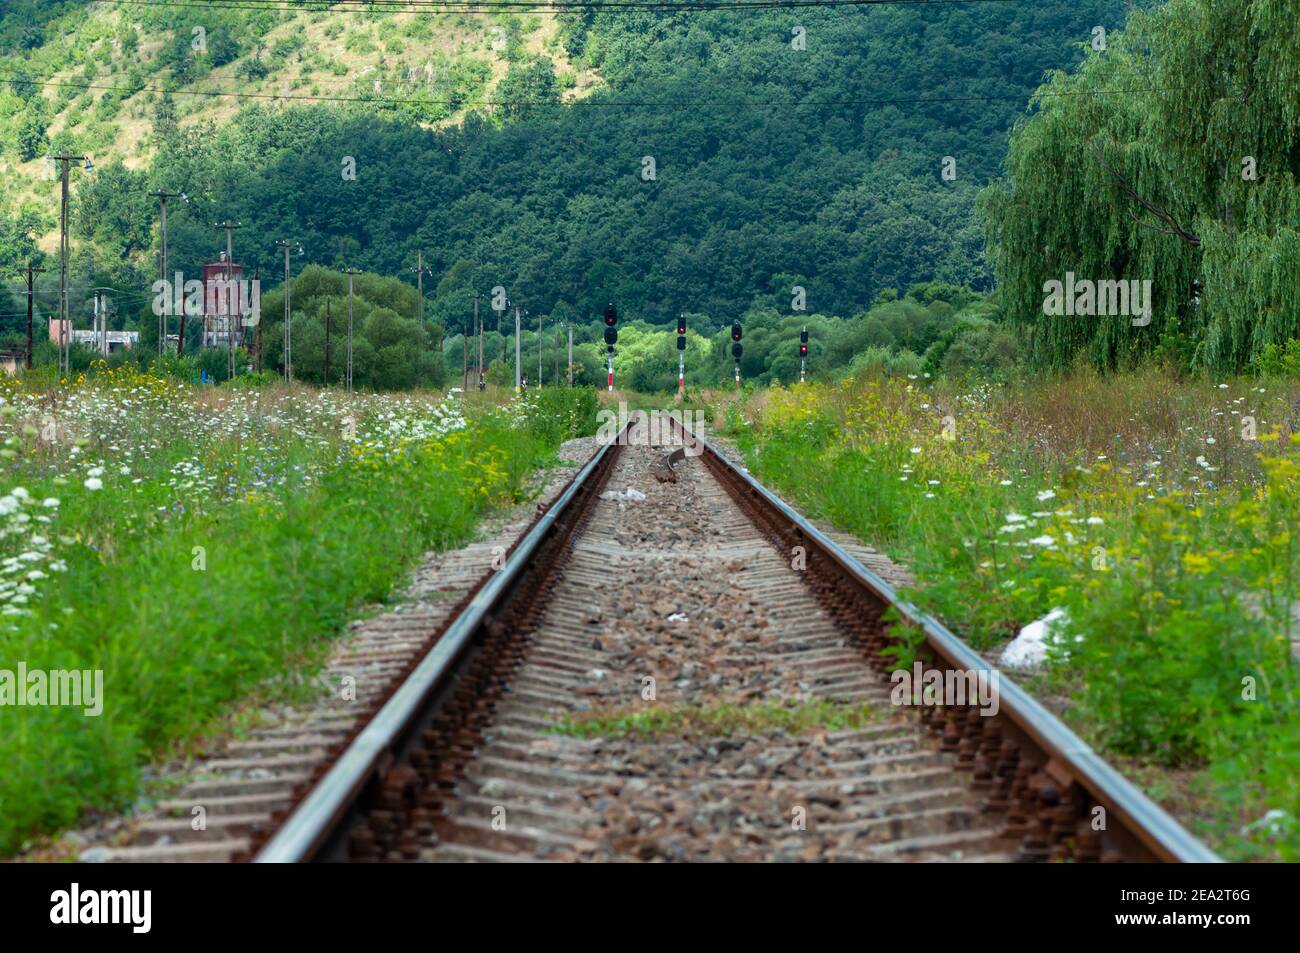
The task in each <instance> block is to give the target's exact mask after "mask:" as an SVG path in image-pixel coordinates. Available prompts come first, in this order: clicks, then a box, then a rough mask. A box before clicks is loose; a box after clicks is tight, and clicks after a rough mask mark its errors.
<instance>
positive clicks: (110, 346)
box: [23, 318, 140, 356]
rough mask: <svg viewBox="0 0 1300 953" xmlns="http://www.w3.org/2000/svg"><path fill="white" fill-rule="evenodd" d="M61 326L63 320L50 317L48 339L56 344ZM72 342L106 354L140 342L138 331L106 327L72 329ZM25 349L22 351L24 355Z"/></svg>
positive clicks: (59, 338)
mask: <svg viewBox="0 0 1300 953" xmlns="http://www.w3.org/2000/svg"><path fill="white" fill-rule="evenodd" d="M62 326H63V321H61V320H60V319H58V318H51V319H50V341H51V342H53V343H54V344H58V343H59V341H60V340H62V338H61V337H60V335H59V329H60V328H61V327H62ZM70 340H71V341H72V343H73V344H84V345H85V346H86V347H88V348H93V349H94V350H96V351H99V353H101V354H103V355H105V356H107V355H109V354H112V353H113V352H114V351H120V350H122V349H123V348H131V347H135V346H136V345H137V344H139V343H140V332H139V331H109V330H108V329H106V328H101V329H99V330H86V331H75V330H74V331H73V332H72V337H71V338H70ZM26 353H27V352H26V351H24V352H23V354H24V355H26Z"/></svg>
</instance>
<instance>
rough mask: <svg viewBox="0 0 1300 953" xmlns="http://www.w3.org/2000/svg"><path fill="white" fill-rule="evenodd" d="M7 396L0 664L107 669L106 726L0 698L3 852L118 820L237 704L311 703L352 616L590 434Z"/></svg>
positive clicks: (403, 400) (379, 399) (580, 425)
mask: <svg viewBox="0 0 1300 953" xmlns="http://www.w3.org/2000/svg"><path fill="white" fill-rule="evenodd" d="M0 388H3V390H2V392H0V396H3V399H4V400H3V403H2V404H0V437H2V438H5V447H4V451H5V452H4V453H3V460H2V461H0V466H3V469H4V478H3V479H4V488H5V490H6V492H5V495H4V496H3V497H0V530H3V532H2V533H0V567H2V569H3V571H2V572H0V669H5V670H9V671H14V670H16V669H17V667H18V664H19V663H20V662H22V663H25V665H26V667H27V669H28V670H29V671H30V670H36V669H41V670H59V669H63V670H95V669H98V670H102V672H103V713H102V714H101V715H99V716H98V717H87V716H85V715H83V713H82V709H81V708H72V707H53V706H50V705H33V704H28V705H20V704H16V703H15V702H14V700H13V699H9V700H8V701H7V702H6V703H5V704H4V705H0V764H3V765H4V771H3V772H0V806H2V807H3V809H2V810H0V852H10V851H13V850H16V849H19V848H20V847H21V846H22V844H23V842H24V840H25V839H26V838H28V837H30V836H32V835H34V834H37V833H40V832H42V831H47V830H51V829H55V828H59V827H65V826H67V825H69V824H72V823H74V822H76V821H77V819H78V818H79V817H80V816H81V814H82V812H83V811H85V810H86V809H88V808H90V807H94V808H97V809H103V810H109V809H115V808H121V807H124V806H126V805H128V804H129V803H130V802H131V800H132V799H133V798H134V797H135V796H136V794H137V793H138V791H139V790H140V780H141V767H142V766H143V765H144V764H145V763H147V762H148V761H149V760H150V758H151V757H153V756H156V755H157V754H159V753H160V752H163V751H165V750H169V749H170V748H171V747H172V746H175V745H178V744H181V743H183V742H185V741H186V740H187V739H190V738H192V737H194V736H195V735H196V734H197V733H199V732H201V731H202V729H203V727H204V726H205V725H206V724H208V723H210V721H211V719H213V718H214V717H216V716H218V715H219V714H221V713H222V712H224V711H225V710H226V709H227V706H228V705H229V704H230V703H231V702H233V701H235V700H241V699H242V700H256V699H258V698H259V697H260V698H261V699H262V700H270V699H273V698H279V697H281V696H283V695H285V694H287V693H289V692H291V691H295V690H296V691H298V692H299V693H301V685H300V684H299V685H298V686H297V688H296V689H295V687H294V684H293V683H294V681H295V679H297V678H298V676H299V675H300V674H301V673H302V672H303V671H304V670H309V671H314V667H315V666H316V665H317V664H318V662H319V661H320V660H322V659H323V658H324V656H325V655H326V654H327V652H328V649H329V647H330V644H331V642H332V641H333V639H334V638H335V637H336V636H337V635H338V634H339V632H340V631H341V630H342V627H343V625H344V623H346V622H347V621H348V619H349V618H351V617H353V616H354V615H355V614H356V612H357V610H358V609H359V608H360V607H362V606H364V605H367V604H373V603H376V602H382V601H383V600H385V599H386V598H388V597H389V596H390V595H391V594H392V593H393V591H394V590H395V588H396V587H397V586H398V585H399V584H400V583H401V581H402V580H403V579H404V578H405V575H406V573H407V571H408V570H409V569H410V568H411V567H412V566H413V565H414V564H415V563H416V562H417V561H418V560H419V558H420V556H421V555H422V554H423V553H425V552H426V551H428V550H430V549H440V548H446V547H450V546H454V545H458V544H460V543H462V542H464V541H466V540H467V539H468V538H469V537H470V536H471V535H472V533H473V531H474V527H475V526H476V524H477V522H478V520H479V519H480V518H481V517H482V516H483V515H484V514H485V513H486V512H487V511H489V510H490V509H492V508H494V507H498V506H501V505H505V504H509V503H511V502H512V501H514V500H515V499H517V498H518V497H519V496H520V494H521V492H522V488H523V487H524V485H525V481H526V479H527V476H528V474H529V473H530V472H531V471H532V470H533V468H534V467H535V466H537V465H539V464H544V463H546V462H547V461H548V460H549V459H550V458H552V457H553V451H554V448H555V446H556V445H557V444H558V443H559V442H560V441H562V440H564V439H567V438H568V437H570V436H574V435H576V433H577V432H579V431H584V430H585V431H586V432H591V429H592V428H594V423H595V419H594V410H595V398H594V395H593V394H591V393H590V392H589V391H564V390H559V389H557V390H554V391H551V392H549V393H547V394H546V395H545V396H544V397H541V396H533V395H529V397H528V398H526V401H517V402H515V403H514V404H512V405H511V406H509V407H507V408H504V409H501V410H485V411H484V412H483V413H482V414H481V415H478V416H472V417H470V418H469V419H466V418H465V417H464V416H463V414H462V412H461V409H460V406H459V403H458V402H457V401H453V400H446V401H444V400H442V399H441V398H440V397H438V396H437V395H423V396H422V395H393V396H381V395H354V396H348V395H345V394H342V393H340V392H338V391H317V390H312V389H308V388H301V387H296V388H292V389H289V388H284V387H278V386H277V387H270V388H265V389H250V388H231V387H222V388H218V389H211V388H196V387H191V386H189V385H187V384H183V383H180V382H177V381H173V380H168V379H164V378H158V377H151V376H146V375H140V374H136V373H134V372H132V371H129V370H125V369H119V370H116V371H107V370H105V371H102V372H100V373H97V374H92V375H91V376H90V377H89V378H87V379H79V380H77V381H75V382H73V383H72V384H71V385H70V386H67V387H58V388H50V389H46V390H42V391H40V392H37V393H31V392H30V390H29V389H25V388H24V386H23V383H22V382H21V381H13V380H10V381H0ZM566 395H568V396H566ZM487 568H488V567H486V566H485V567H484V569H485V570H486V569H487ZM299 681H300V680H299Z"/></svg>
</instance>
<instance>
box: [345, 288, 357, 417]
mask: <svg viewBox="0 0 1300 953" xmlns="http://www.w3.org/2000/svg"><path fill="white" fill-rule="evenodd" d="M344 274H345V275H347V276H348V369H347V387H348V393H349V394H350V393H352V279H353V278H354V277H355V276H356V275H359V274H361V272H359V271H357V269H355V268H349V269H348V270H347V271H345V272H344Z"/></svg>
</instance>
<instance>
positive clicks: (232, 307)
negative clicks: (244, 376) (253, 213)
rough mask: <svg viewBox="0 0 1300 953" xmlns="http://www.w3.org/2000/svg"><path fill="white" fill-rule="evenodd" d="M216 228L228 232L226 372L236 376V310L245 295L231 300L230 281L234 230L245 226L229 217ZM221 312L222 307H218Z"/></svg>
mask: <svg viewBox="0 0 1300 953" xmlns="http://www.w3.org/2000/svg"><path fill="white" fill-rule="evenodd" d="M213 227H214V228H220V229H224V230H225V232H226V305H227V308H228V309H229V311H230V314H228V315H226V373H227V374H229V375H230V377H231V378H234V376H235V312H236V311H238V310H239V309H240V308H242V307H243V301H244V296H243V295H242V294H239V293H238V292H236V295H237V297H236V299H235V302H233V303H232V302H231V301H230V291H231V288H230V283H231V281H232V280H233V279H234V275H235V271H234V269H235V238H234V232H235V229H237V228H243V227H244V226H243V225H241V224H240V223H239V222H232V221H230V220H229V219H227V220H226V221H224V222H218V223H217V224H216V225H214V226H213ZM217 310H218V313H220V308H218V309H217Z"/></svg>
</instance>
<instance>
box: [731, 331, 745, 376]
mask: <svg viewBox="0 0 1300 953" xmlns="http://www.w3.org/2000/svg"><path fill="white" fill-rule="evenodd" d="M731 340H732V342H733V343H732V345H731V356H732V357H734V358H735V359H736V386H737V387H739V386H740V355H741V354H743V353H744V351H745V349H744V348H743V347H741V346H740V322H739V321H735V322H733V323H732V325H731Z"/></svg>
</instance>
